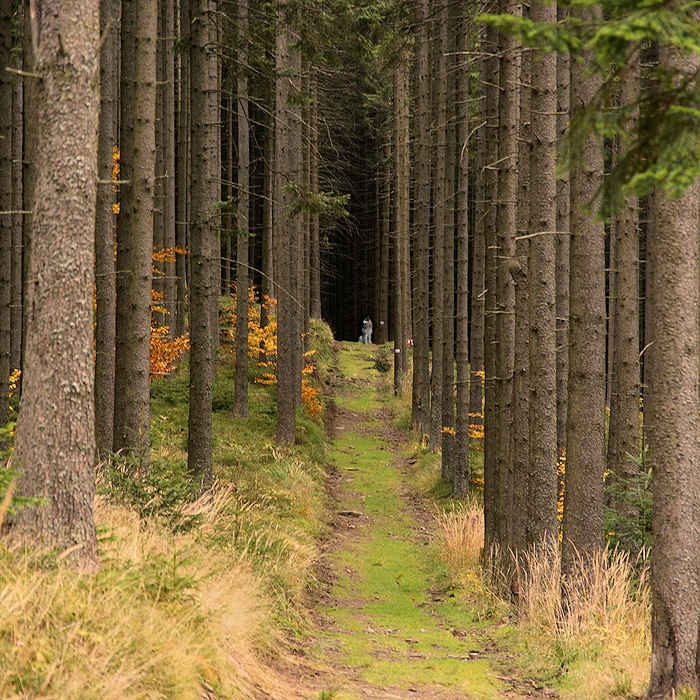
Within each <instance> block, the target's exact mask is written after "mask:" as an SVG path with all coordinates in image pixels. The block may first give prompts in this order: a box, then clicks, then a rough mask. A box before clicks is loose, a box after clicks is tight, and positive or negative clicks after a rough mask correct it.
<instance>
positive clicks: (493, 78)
mask: <svg viewBox="0 0 700 700" xmlns="http://www.w3.org/2000/svg"><path fill="white" fill-rule="evenodd" d="M498 37H499V32H498V30H497V29H495V28H493V27H487V28H486V41H485V44H484V51H486V52H487V55H486V58H485V60H484V64H485V65H484V78H483V80H484V83H485V84H484V93H485V99H484V102H485V103H486V115H485V117H486V135H485V139H486V144H485V161H484V200H485V201H484V207H485V209H484V246H485V256H484V259H485V277H484V279H485V291H484V537H485V540H484V552H485V553H486V554H487V555H489V554H490V553H491V547H492V545H493V544H494V543H496V542H497V541H498V531H497V528H498V522H499V514H498V498H497V493H498V483H499V478H498V471H497V469H498V460H497V458H496V454H497V449H498V445H497V442H496V436H497V428H496V391H495V381H496V325H497V322H496V311H497V309H496V279H497V274H498V272H497V269H496V265H497V255H496V248H497V246H498V239H497V232H496V216H497V209H498V207H497V204H498V169H497V168H498V166H497V165H496V162H497V161H498V105H499V89H498V85H499V59H498V46H499V38H498Z"/></svg>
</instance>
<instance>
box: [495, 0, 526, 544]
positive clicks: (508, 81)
mask: <svg viewBox="0 0 700 700" xmlns="http://www.w3.org/2000/svg"><path fill="white" fill-rule="evenodd" d="M521 7H522V6H521V5H519V4H517V3H515V2H513V0H501V2H500V12H501V14H513V15H516V16H518V15H520V14H521V13H522V9H521ZM500 54H501V58H500V62H501V65H500V71H499V89H500V99H499V124H498V209H497V222H496V230H497V245H498V248H497V251H496V255H497V261H496V266H497V272H496V311H497V316H496V335H497V339H498V343H497V347H496V376H495V410H496V461H497V463H498V464H497V467H496V471H497V475H498V477H497V478H498V481H497V483H496V491H497V496H496V498H497V499H498V508H497V511H498V522H497V525H496V532H497V536H498V542H499V545H500V547H501V549H502V551H503V552H506V551H507V550H508V549H509V548H510V539H511V534H512V517H513V507H512V501H513V452H512V434H513V403H512V401H513V368H514V361H515V284H514V281H513V277H512V275H511V266H512V264H513V259H514V257H515V233H516V225H517V200H518V122H519V118H520V113H519V97H520V90H519V89H518V83H519V78H520V49H519V47H518V45H517V42H516V39H515V37H514V36H512V35H509V34H504V35H502V37H501V51H500Z"/></svg>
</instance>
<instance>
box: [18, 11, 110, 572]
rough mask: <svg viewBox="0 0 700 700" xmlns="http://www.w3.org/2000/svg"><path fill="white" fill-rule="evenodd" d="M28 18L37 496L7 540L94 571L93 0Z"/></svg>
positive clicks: (31, 476)
mask: <svg viewBox="0 0 700 700" xmlns="http://www.w3.org/2000/svg"><path fill="white" fill-rule="evenodd" d="M37 5H38V7H36V9H37V10H38V12H39V16H40V17H41V26H40V27H39V25H38V23H37V21H36V15H35V16H34V18H33V26H32V28H33V31H34V34H33V35H34V36H35V37H36V57H35V58H36V62H35V65H34V72H37V73H40V74H41V76H42V79H41V80H38V81H37V83H36V98H37V100H36V105H37V108H38V109H37V112H36V113H34V114H31V115H27V116H28V117H30V118H32V119H34V120H35V122H36V125H37V133H38V135H39V141H38V143H37V150H36V155H37V161H36V211H35V213H34V216H33V229H32V241H33V251H32V263H31V270H30V280H31V284H30V285H29V286H28V290H27V292H28V295H27V307H28V308H27V311H28V313H27V318H28V320H29V324H28V326H27V345H26V353H25V364H24V372H25V377H24V382H23V387H22V407H21V409H20V415H19V419H18V424H17V434H16V439H15V450H14V453H13V456H12V461H13V463H14V464H15V465H17V466H18V468H19V469H21V471H22V477H21V478H20V481H19V485H18V491H19V493H20V494H21V495H23V496H31V497H38V498H42V499H44V500H43V502H42V503H41V504H40V505H37V506H36V507H34V508H25V509H23V510H21V511H19V512H18V514H17V516H16V518H15V520H14V522H13V525H12V532H11V537H12V539H13V540H14V541H15V542H20V543H27V544H30V545H34V546H44V547H48V548H50V549H62V550H71V551H70V554H69V560H70V561H72V562H74V563H75V564H76V565H78V566H80V567H82V568H84V569H86V570H88V571H95V570H96V569H98V568H99V557H98V553H97V539H96V535H95V525H94V521H93V513H92V504H93V499H94V495H95V475H94V458H95V429H94V411H95V405H94V399H93V386H94V374H93V373H94V364H93V356H92V352H93V347H92V345H93V330H92V294H93V282H94V267H93V255H94V243H95V241H94V236H95V201H96V183H97V126H98V115H99V90H98V87H97V81H95V80H94V71H95V65H96V63H97V61H98V57H97V46H98V42H99V3H98V2H97V0H85V1H84V2H81V3H74V2H70V1H69V0H41V1H40V2H37Z"/></svg>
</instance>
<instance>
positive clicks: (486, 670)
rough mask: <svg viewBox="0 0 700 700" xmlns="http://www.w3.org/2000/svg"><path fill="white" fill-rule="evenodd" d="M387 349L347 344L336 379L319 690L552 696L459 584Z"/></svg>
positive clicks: (336, 698)
mask: <svg viewBox="0 0 700 700" xmlns="http://www.w3.org/2000/svg"><path fill="white" fill-rule="evenodd" d="M389 352H390V350H389V347H388V346H385V347H383V348H382V347H379V346H376V345H361V344H359V343H344V344H342V345H341V347H340V350H339V352H338V353H337V357H338V362H337V365H336V368H335V369H334V371H333V372H332V373H331V377H330V379H329V384H330V387H331V389H332V391H333V395H334V409H333V410H334V416H333V420H332V425H331V431H332V435H331V436H332V444H331V447H330V450H329V454H328V459H329V463H330V465H331V469H332V477H331V490H332V496H333V498H334V499H335V503H336V512H337V516H336V522H335V528H334V535H333V537H332V538H331V539H330V540H329V541H328V542H327V544H326V550H325V552H324V557H323V561H322V564H321V566H320V567H319V579H320V582H321V583H320V586H319V590H318V592H317V600H316V606H315V609H316V611H317V613H318V615H317V625H318V629H317V633H316V637H315V639H314V641H313V649H312V651H311V655H312V656H313V657H314V658H315V660H316V661H318V662H319V663H320V664H321V665H322V666H323V667H324V668H325V669H326V671H325V672H324V673H321V674H320V675H319V676H318V678H317V679H316V680H315V681H314V683H313V684H312V685H313V686H314V688H315V690H314V691H313V692H314V695H313V696H310V697H314V698H324V697H327V698H333V700H358V699H360V698H362V699H367V698H369V699H370V700H375V699H376V700H390V699H392V700H393V699H396V700H404V699H408V698H411V699H415V700H467V699H477V698H478V699H480V700H487V699H489V698H525V697H530V698H532V697H544V695H543V691H542V690H541V689H539V688H537V689H535V688H534V687H533V686H532V685H530V684H523V683H518V682H517V681H515V680H513V679H509V678H506V677H504V676H502V675H501V674H500V673H499V672H498V671H497V670H495V669H496V668H497V667H499V668H500V667H503V661H504V660H505V659H504V658H502V655H501V652H499V651H498V650H497V649H496V646H495V645H494V644H493V643H492V642H490V641H489V639H488V635H487V634H485V631H484V623H478V622H477V621H476V620H475V619H474V618H473V616H472V614H471V613H470V611H469V610H468V609H467V606H465V605H464V604H459V603H458V601H457V599H456V598H455V595H454V593H453V592H452V591H451V589H450V582H449V579H448V577H447V572H446V569H445V566H444V565H443V564H442V563H441V562H440V561H439V559H438V556H437V549H436V546H435V544H434V543H433V537H432V534H431V529H432V526H433V525H432V524H433V513H432V512H431V511H430V510H429V508H428V505H427V503H425V502H424V500H423V499H422V498H421V497H420V495H419V494H418V493H417V491H416V489H415V487H414V486H413V485H412V482H411V479H410V476H409V470H410V462H411V460H409V458H408V457H407V456H406V454H405V451H406V447H407V445H406V435H405V433H403V432H402V431H400V430H398V429H397V428H396V427H394V425H393V422H392V419H393V416H392V415H391V411H390V408H389V396H390V392H391V391H392V388H391V381H392V377H391V373H390V372H386V373H382V372H381V371H379V370H378V369H377V362H376V360H377V359H384V360H390V359H391V358H390V356H389ZM414 461H415V460H414ZM496 657H501V658H496ZM494 662H496V663H494ZM516 686H520V689H517V688H516ZM545 692H546V691H545ZM324 693H325V694H324Z"/></svg>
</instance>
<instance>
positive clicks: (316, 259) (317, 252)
mask: <svg viewBox="0 0 700 700" xmlns="http://www.w3.org/2000/svg"><path fill="white" fill-rule="evenodd" d="M311 94H312V102H311V110H310V112H311V124H310V125H309V158H310V167H311V173H310V178H311V183H310V184H311V194H312V195H317V194H318V193H319V182H318V168H319V162H318V161H319V156H318V85H317V81H316V77H315V76H314V77H313V78H312V80H311ZM310 225H311V229H310V238H311V240H310V250H309V267H310V270H309V298H310V309H309V311H310V315H311V318H316V319H321V241H320V237H321V228H320V219H319V215H318V214H314V215H313V216H312V217H311V222H310Z"/></svg>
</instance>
